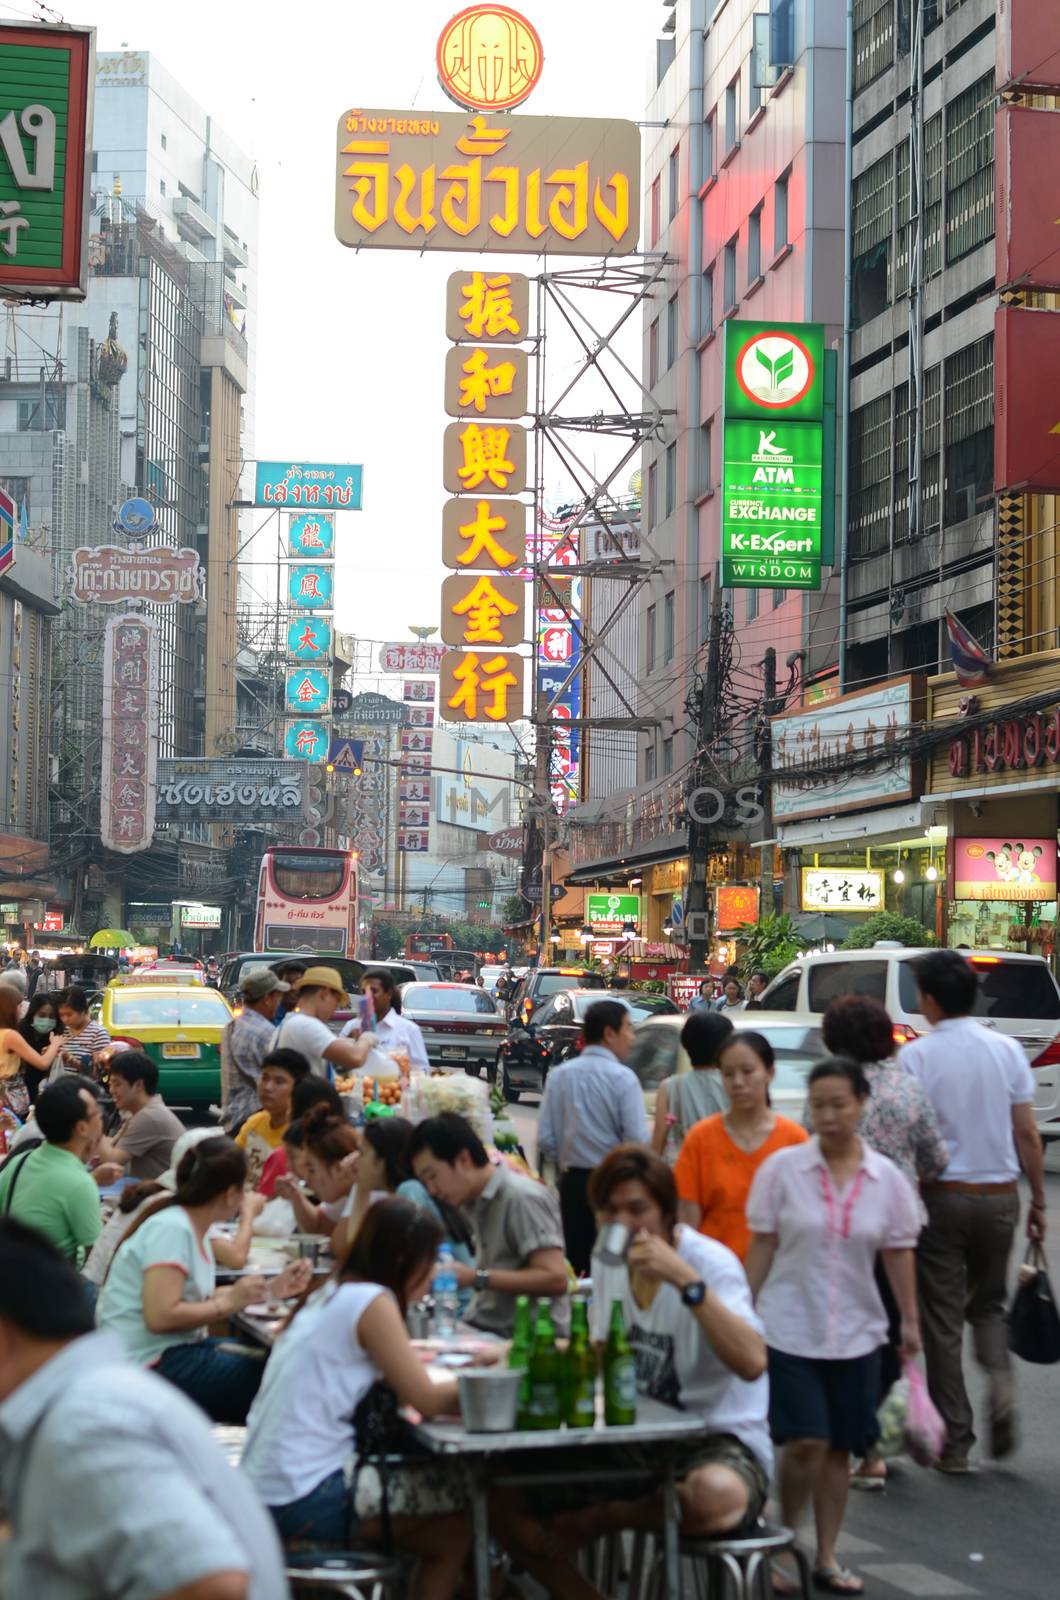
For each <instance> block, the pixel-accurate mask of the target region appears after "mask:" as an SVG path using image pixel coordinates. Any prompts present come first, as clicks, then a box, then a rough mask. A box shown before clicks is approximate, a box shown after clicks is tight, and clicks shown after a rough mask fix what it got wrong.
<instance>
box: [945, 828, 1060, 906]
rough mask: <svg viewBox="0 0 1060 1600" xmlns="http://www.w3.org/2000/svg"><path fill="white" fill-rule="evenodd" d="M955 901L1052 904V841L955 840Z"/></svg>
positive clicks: (1054, 893)
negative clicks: (1038, 901) (1050, 902)
mask: <svg viewBox="0 0 1060 1600" xmlns="http://www.w3.org/2000/svg"><path fill="white" fill-rule="evenodd" d="M953 851H954V873H953V877H954V898H955V899H957V900H1009V901H1011V900H1055V899H1056V840H1055V839H1028V838H1014V837H1010V838H1008V839H955V840H954V841H953Z"/></svg>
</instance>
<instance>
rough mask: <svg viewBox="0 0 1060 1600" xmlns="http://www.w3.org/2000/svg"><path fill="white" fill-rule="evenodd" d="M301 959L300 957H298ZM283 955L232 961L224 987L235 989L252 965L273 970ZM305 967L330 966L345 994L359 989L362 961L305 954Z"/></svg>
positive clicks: (247, 957) (279, 964) (226, 972)
mask: <svg viewBox="0 0 1060 1600" xmlns="http://www.w3.org/2000/svg"><path fill="white" fill-rule="evenodd" d="M300 959H301V958H300ZM282 963H283V957H282V956H276V955H274V954H271V953H269V952H267V951H263V952H262V953H261V954H260V955H250V956H244V957H243V960H242V961H239V962H233V963H232V965H231V967H226V968H225V972H224V976H223V978H222V983H223V986H224V987H225V988H226V989H237V988H238V987H239V985H240V983H241V982H242V980H243V979H244V978H245V977H246V975H247V973H248V972H250V971H251V970H252V969H253V968H254V967H270V968H271V969H272V970H273V971H274V972H275V971H276V970H277V969H278V968H279V967H280V966H281V965H282ZM305 965H306V966H307V967H330V968H331V970H332V971H333V972H337V973H338V975H339V978H340V979H341V981H342V987H343V988H344V989H345V990H346V992H347V994H355V993H357V992H358V991H359V990H360V987H361V979H362V977H363V976H364V972H365V964H364V962H363V961H348V960H346V959H345V958H344V957H343V956H306V957H305Z"/></svg>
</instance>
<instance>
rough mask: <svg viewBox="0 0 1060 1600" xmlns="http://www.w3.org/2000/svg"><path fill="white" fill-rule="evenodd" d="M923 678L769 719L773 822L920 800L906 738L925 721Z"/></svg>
mask: <svg viewBox="0 0 1060 1600" xmlns="http://www.w3.org/2000/svg"><path fill="white" fill-rule="evenodd" d="M924 694H925V682H924V679H923V678H919V677H908V678H895V679H892V681H891V682H890V683H888V684H886V685H885V686H884V687H883V688H881V689H857V690H855V691H854V693H853V694H845V695H842V696H841V697H840V698H839V699H838V700H829V701H825V702H824V703H823V704H822V705H818V706H813V707H812V708H811V709H809V710H805V711H789V712H786V713H785V714H784V715H783V716H779V717H772V718H770V724H771V727H772V733H773V770H774V772H775V773H777V774H783V773H785V772H788V773H790V777H787V778H785V777H783V776H778V778H777V780H776V781H775V782H774V784H773V817H774V820H775V821H776V822H792V821H794V820H795V819H796V818H797V817H823V816H828V815H830V814H832V813H834V812H840V811H858V810H865V809H866V808H867V807H869V806H878V805H889V804H891V803H897V802H898V801H900V800H912V799H914V798H919V795H920V793H921V789H920V787H919V785H920V773H919V771H918V769H917V764H916V763H915V762H914V761H913V759H912V757H911V756H910V754H909V753H908V735H909V733H910V730H911V729H912V727H913V726H914V724H915V723H917V722H920V721H922V720H923V716H924Z"/></svg>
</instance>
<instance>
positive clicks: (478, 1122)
mask: <svg viewBox="0 0 1060 1600" xmlns="http://www.w3.org/2000/svg"><path fill="white" fill-rule="evenodd" d="M404 1104H405V1106H406V1114H407V1116H408V1118H409V1121H410V1122H423V1121H424V1120H425V1119H426V1118H427V1117H437V1116H441V1114H442V1113H443V1112H445V1111H454V1112H456V1114H457V1116H460V1117H464V1118H465V1119H466V1120H467V1121H468V1122H470V1124H471V1126H472V1127H473V1128H474V1130H475V1132H476V1133H477V1134H478V1136H479V1138H480V1139H481V1140H482V1142H483V1144H492V1143H493V1114H492V1112H491V1111H490V1089H489V1084H488V1083H485V1082H484V1081H483V1080H482V1079H481V1078H469V1077H467V1076H466V1075H464V1074H458V1073H445V1074H442V1075H441V1076H439V1077H437V1078H432V1077H430V1076H429V1075H428V1074H427V1073H425V1072H415V1073H413V1074H412V1076H411V1078H410V1079H409V1086H408V1091H407V1093H406V1096H405V1100H404Z"/></svg>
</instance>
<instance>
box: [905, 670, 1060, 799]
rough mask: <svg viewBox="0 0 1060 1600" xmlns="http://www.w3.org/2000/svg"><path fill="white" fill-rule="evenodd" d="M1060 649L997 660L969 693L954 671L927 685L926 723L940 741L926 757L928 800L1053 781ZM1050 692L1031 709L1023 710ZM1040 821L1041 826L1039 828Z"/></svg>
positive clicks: (1059, 735) (1057, 768)
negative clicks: (928, 759)
mask: <svg viewBox="0 0 1060 1600" xmlns="http://www.w3.org/2000/svg"><path fill="white" fill-rule="evenodd" d="M1058 685H1060V650H1043V651H1041V652H1040V653H1039V654H1037V655H1033V656H1021V657H1018V658H1017V659H1016V660H1013V661H997V662H994V663H993V664H992V665H991V668H990V676H989V678H988V679H987V681H986V683H984V684H983V685H982V686H981V687H980V688H977V689H976V690H975V691H974V692H969V691H968V690H967V689H964V688H962V687H961V685H960V684H959V683H958V682H957V679H956V677H955V676H954V675H953V674H947V675H946V676H945V677H940V678H935V679H933V680H932V682H931V700H930V724H931V727H932V728H933V729H935V730H938V731H940V732H943V733H944V734H946V737H945V738H943V740H942V742H941V743H939V744H937V745H936V746H935V748H934V749H933V750H932V753H931V766H930V771H929V775H928V780H927V789H928V793H929V796H931V797H934V798H938V797H942V796H944V795H949V796H952V797H953V798H955V799H956V798H959V797H960V795H961V793H962V791H965V790H968V789H974V790H976V791H981V790H983V789H1012V788H1019V787H1021V786H1023V785H1034V786H1035V787H1040V786H1042V785H1043V783H1044V781H1045V780H1047V779H1049V778H1058V779H1060V687H1058ZM1054 691H1055V699H1052V700H1051V701H1048V700H1047V702H1046V704H1045V706H1044V707H1041V709H1039V710H1037V711H1030V712H1028V711H1026V710H1025V709H1024V708H1023V707H1024V704H1025V703H1026V701H1027V700H1028V699H1031V698H1036V699H1037V701H1038V704H1039V706H1041V699H1042V698H1043V697H1045V696H1047V695H1051V693H1052V692H1054ZM1044 825H1045V822H1044V818H1043V822H1042V824H1041V826H1044Z"/></svg>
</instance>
